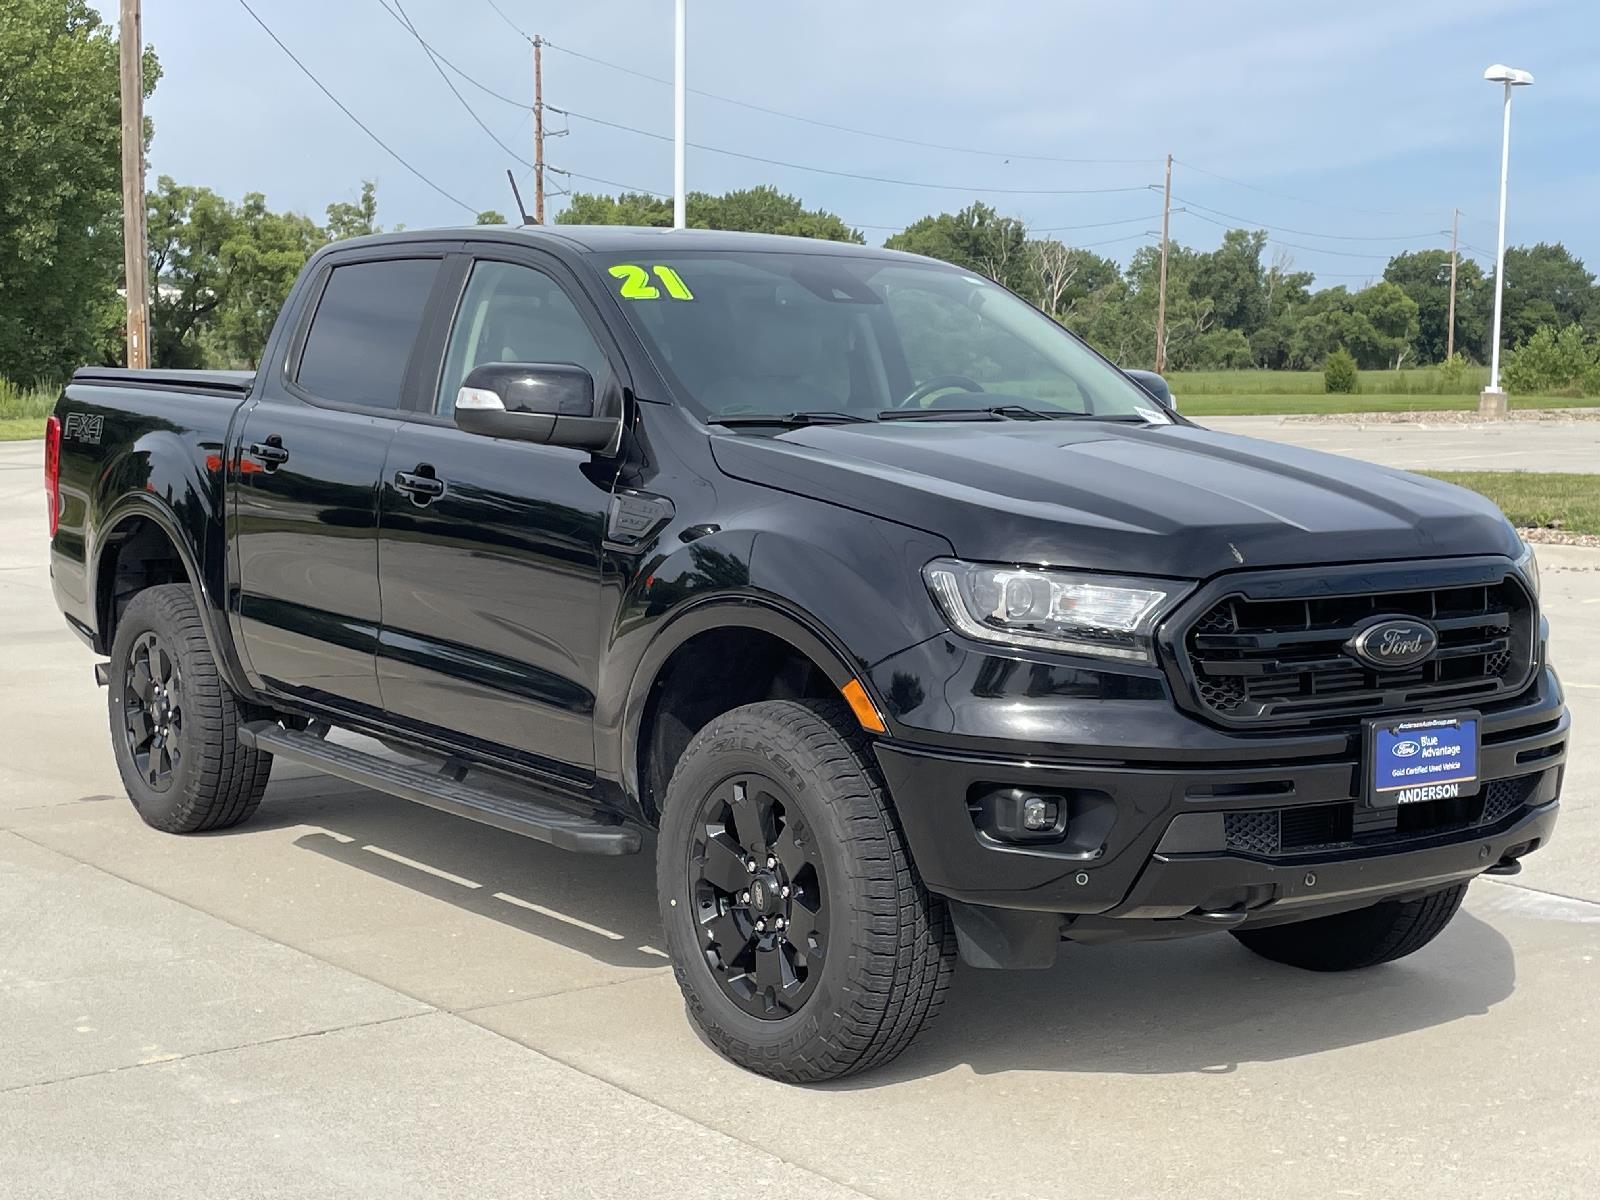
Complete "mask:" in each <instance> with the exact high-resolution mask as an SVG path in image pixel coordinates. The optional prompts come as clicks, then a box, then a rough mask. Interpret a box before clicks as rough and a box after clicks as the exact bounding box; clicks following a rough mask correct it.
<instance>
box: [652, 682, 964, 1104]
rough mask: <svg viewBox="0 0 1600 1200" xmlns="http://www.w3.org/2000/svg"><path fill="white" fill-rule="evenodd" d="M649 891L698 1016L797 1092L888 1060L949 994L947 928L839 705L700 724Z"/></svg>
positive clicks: (784, 708) (718, 1042)
mask: <svg viewBox="0 0 1600 1200" xmlns="http://www.w3.org/2000/svg"><path fill="white" fill-rule="evenodd" d="M657 880H658V889H659V893H660V898H661V916H662V923H663V926H664V928H665V931H666V939H667V945H668V949H669V950H671V952H672V959H673V962H674V964H675V970H676V974H677V978H678V985H679V987H680V988H681V989H682V991H683V995H684V1000H685V1002H686V1004H687V1007H688V1011H689V1016H690V1019H691V1020H693V1021H694V1023H695V1024H696V1025H697V1026H698V1027H699V1028H700V1030H701V1031H702V1032H703V1033H704V1034H705V1036H706V1038H707V1039H708V1040H709V1041H710V1042H711V1043H712V1045H713V1046H715V1047H716V1048H717V1050H719V1051H720V1052H721V1053H722V1054H723V1055H725V1056H726V1057H728V1058H729V1059H731V1060H732V1061H734V1062H735V1063H738V1064H739V1065H740V1066H743V1067H746V1068H748V1069H750V1070H752V1071H756V1072H759V1073H760V1074H763V1075H768V1076H771V1077H772V1078H774V1079H782V1080H785V1081H788V1082H792V1083H809V1082H818V1081H821V1080H826V1079H836V1078H839V1077H840V1076H844V1075H849V1074H852V1073H854V1072H857V1071H862V1070H866V1069H868V1068H870V1067H875V1066H879V1065H881V1064H883V1063H886V1062H888V1061H889V1060H890V1059H892V1058H894V1057H895V1056H896V1055H898V1054H899V1053H900V1052H901V1051H902V1050H904V1049H905V1048H906V1046H907V1045H909V1044H910V1042H911V1040H912V1038H913V1037H914V1036H915V1035H916V1033H917V1031H918V1030H919V1029H921V1028H922V1026H923V1025H924V1024H926V1023H927V1021H928V1020H929V1019H930V1018H931V1017H933V1015H934V1014H935V1013H936V1012H937V1011H938V1009H939V1007H940V1005H941V1004H942V1003H943V1001H944V996H945V992H946V990H947V988H948V987H949V983H950V977H951V974H952V972H953V970H954V967H955V937H954V931H953V929H952V928H951V926H950V924H949V919H948V917H947V915H946V912H945V908H944V903H943V901H942V900H940V899H939V898H938V897H936V896H933V895H930V894H929V893H928V891H927V890H926V889H925V888H924V887H923V885H922V881H921V880H920V879H919V878H918V876H917V873H916V868H915V867H914V866H913V865H912V862H911V859H910V857H909V855H908V854H907V852H906V847H905V842H904V839H903V837H902V834H901V831H900V827H899V823H898V821H897V820H896V819H895V816H894V813H893V811H892V809H891V808H890V806H889V804H888V801H887V798H886V797H885V795H884V791H883V785H882V783H881V782H880V780H879V778H878V774H877V769H876V767H875V765H874V764H873V762H872V759H871V757H870V750H869V748H868V746H867V744H866V739H865V738H864V737H863V736H862V734H861V732H860V730H859V729H858V728H857V727H856V724H855V722H854V721H853V720H852V719H851V717H850V714H849V710H848V709H847V708H846V707H845V706H844V705H843V704H842V703H835V702H820V703H819V702H807V703H800V702H794V701H765V702H762V703H759V704H751V705H746V706H745V707H743V708H737V709H734V710H733V711H731V712H728V713H725V714H723V715H722V716H720V717H718V718H716V719H715V720H714V721H712V722H711V723H710V724H709V725H708V726H706V728H705V729H703V730H701V731H700V733H699V734H697V735H696V737H695V738H694V740H693V741H692V742H691V743H690V744H689V746H688V748H687V749H686V750H685V751H684V754H683V757H682V758H681V759H680V760H679V762H678V766H677V770H676V771H675V772H674V774H673V777H672V783H671V785H670V786H669V788H668V791H667V804H666V811H665V815H664V817H663V820H662V825H661V837H660V841H659V843H658V849H657Z"/></svg>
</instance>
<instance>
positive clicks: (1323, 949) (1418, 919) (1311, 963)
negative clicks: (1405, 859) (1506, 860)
mask: <svg viewBox="0 0 1600 1200" xmlns="http://www.w3.org/2000/svg"><path fill="white" fill-rule="evenodd" d="M1466 894H1467V885H1466V884H1464V883H1458V884H1456V885H1455V886H1454V887H1449V888H1445V889H1444V890H1443V891H1440V892H1433V893H1431V894H1430V895H1427V896H1423V897H1422V898H1421V899H1419V900H1403V901H1402V900H1385V901H1384V902H1383V903H1382V904H1374V905H1372V906H1371V907H1370V908H1358V909H1356V910H1355V911H1354V912H1346V913H1335V914H1334V915H1333V916H1331V917H1317V918H1315V919H1313V920H1310V921H1296V922H1295V923H1294V924H1292V925H1273V926H1271V927H1270V928H1267V929H1239V930H1235V931H1234V934H1233V936H1234V937H1236V938H1238V939H1239V940H1240V941H1241V942H1243V943H1244V944H1245V945H1246V946H1248V947H1249V948H1250V949H1251V950H1254V951H1255V952H1256V953H1257V954H1259V955H1261V957H1262V958H1270V959H1271V960H1272V961H1273V962H1281V963H1287V964H1288V965H1289V966H1291V967H1301V968H1304V969H1305V970H1307V971H1355V970H1359V969H1360V968H1362V967H1375V966H1377V965H1378V964H1380V963H1386V962H1393V961H1394V960H1395V959H1397V958H1404V957H1405V956H1406V955H1408V954H1414V953H1416V952H1417V951H1418V950H1421V949H1422V948H1423V947H1424V946H1426V945H1427V944H1428V943H1429V942H1431V941H1433V939H1434V938H1436V937H1438V936H1439V935H1440V934H1441V933H1443V932H1444V927H1445V926H1446V925H1448V924H1450V919H1451V918H1452V917H1454V916H1455V915H1456V910H1457V909H1459V908H1460V907H1461V900H1462V897H1464V896H1465V895H1466Z"/></svg>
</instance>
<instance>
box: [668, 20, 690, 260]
mask: <svg viewBox="0 0 1600 1200" xmlns="http://www.w3.org/2000/svg"><path fill="white" fill-rule="evenodd" d="M688 7H689V4H688V0H678V5H677V17H676V20H675V21H674V28H673V43H672V63H673V75H672V227H673V228H674V229H682V228H684V227H685V226H686V225H688V223H689V220H688V204H687V200H686V197H685V195H684V190H683V189H684V161H683V149H684V146H683V138H684V107H685V106H684V100H685V95H684V93H685V84H684V78H683V75H684V60H685V59H686V58H687V57H688V54H687V37H686V31H685V28H684V27H685V26H686V25H687V24H688V21H689V15H688V11H687V10H688Z"/></svg>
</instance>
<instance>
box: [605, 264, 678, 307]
mask: <svg viewBox="0 0 1600 1200" xmlns="http://www.w3.org/2000/svg"><path fill="white" fill-rule="evenodd" d="M652 273H654V275H655V277H656V279H657V280H658V281H659V282H660V284H661V287H657V286H656V285H655V284H653V283H651V282H650V276H651V274H652ZM608 274H610V276H611V277H612V278H613V279H617V280H620V281H621V283H622V286H621V287H620V288H619V289H618V290H617V295H619V296H621V297H622V298H623V299H624V300H659V299H661V292H662V288H665V289H666V294H667V295H668V296H670V297H672V299H674V300H693V299H694V293H693V292H691V291H690V290H689V285H688V284H686V283H684V281H683V276H681V275H679V274H678V273H677V272H676V271H674V270H673V269H672V268H671V267H669V266H666V265H665V264H663V263H656V264H654V265H653V266H651V267H649V268H648V269H646V268H645V267H641V266H639V265H638V264H636V263H618V264H617V265H616V266H614V267H612V268H611V269H610V271H609V272H608Z"/></svg>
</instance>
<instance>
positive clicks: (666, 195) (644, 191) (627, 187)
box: [544, 105, 672, 200]
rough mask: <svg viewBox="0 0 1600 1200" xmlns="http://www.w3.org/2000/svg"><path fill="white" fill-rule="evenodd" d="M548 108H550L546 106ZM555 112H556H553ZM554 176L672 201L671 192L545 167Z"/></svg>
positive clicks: (547, 165)
mask: <svg viewBox="0 0 1600 1200" xmlns="http://www.w3.org/2000/svg"><path fill="white" fill-rule="evenodd" d="M546 107H547V108H548V107H549V106H548V105H546ZM551 111H555V110H553V109H552V110H551ZM544 169H545V170H546V171H549V172H550V173H551V174H552V175H565V176H567V178H569V179H587V180H588V181H589V182H590V183H603V184H605V185H606V186H607V187H614V188H621V189H622V190H623V191H624V192H633V193H636V194H638V195H641V196H655V197H656V198H657V199H660V200H670V199H672V193H671V192H658V191H656V190H655V189H654V188H642V187H634V186H633V185H632V184H628V183H618V182H617V181H616V180H615V179H601V178H600V177H599V176H598V175H585V174H583V173H582V172H580V171H563V170H562V169H561V168H560V167H552V166H551V165H550V164H549V163H546V164H545V166H544Z"/></svg>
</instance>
